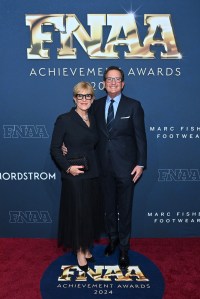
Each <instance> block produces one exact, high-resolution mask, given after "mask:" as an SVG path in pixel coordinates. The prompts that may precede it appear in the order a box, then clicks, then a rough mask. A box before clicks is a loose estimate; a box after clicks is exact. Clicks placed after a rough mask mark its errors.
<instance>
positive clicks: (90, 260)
mask: <svg viewBox="0 0 200 299" xmlns="http://www.w3.org/2000/svg"><path fill="white" fill-rule="evenodd" d="M86 260H87V262H89V263H95V258H94V257H93V256H91V257H86Z"/></svg>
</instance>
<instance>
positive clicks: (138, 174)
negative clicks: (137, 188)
mask: <svg viewBox="0 0 200 299" xmlns="http://www.w3.org/2000/svg"><path fill="white" fill-rule="evenodd" d="M142 173H143V167H141V166H138V165H137V166H135V167H134V168H133V171H132V172H131V175H133V182H134V183H136V182H137V180H138V179H139V178H140V177H141V175H142Z"/></svg>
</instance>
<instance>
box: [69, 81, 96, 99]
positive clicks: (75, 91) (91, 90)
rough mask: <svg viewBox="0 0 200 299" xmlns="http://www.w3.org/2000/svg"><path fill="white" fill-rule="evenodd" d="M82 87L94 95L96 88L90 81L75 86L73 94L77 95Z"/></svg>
mask: <svg viewBox="0 0 200 299" xmlns="http://www.w3.org/2000/svg"><path fill="white" fill-rule="evenodd" d="M82 89H86V90H87V91H88V93H90V94H91V95H92V96H94V89H93V87H92V85H91V84H90V83H89V82H84V81H82V82H79V83H78V84H76V85H75V86H74V88H73V96H74V97H75V96H76V95H77V94H78V93H80V91H81V90H82Z"/></svg>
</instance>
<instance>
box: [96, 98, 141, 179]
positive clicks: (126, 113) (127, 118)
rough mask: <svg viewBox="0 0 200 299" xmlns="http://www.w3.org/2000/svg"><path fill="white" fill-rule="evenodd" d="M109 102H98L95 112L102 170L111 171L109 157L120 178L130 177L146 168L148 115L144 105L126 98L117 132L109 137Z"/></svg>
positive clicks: (114, 127)
mask: <svg viewBox="0 0 200 299" xmlns="http://www.w3.org/2000/svg"><path fill="white" fill-rule="evenodd" d="M106 98H107V97H103V98H101V99H99V100H96V101H94V103H93V108H92V109H93V113H94V116H95V119H96V124H97V127H98V133H99V143H98V153H99V156H100V162H101V169H102V171H103V173H106V171H107V169H108V167H109V164H108V163H109V159H108V153H109V156H110V158H111V161H112V165H113V169H114V171H115V174H116V175H117V176H118V177H127V176H130V173H131V171H132V170H133V168H134V167H135V166H136V165H141V166H144V167H146V158H147V142H146V133H145V125H144V112H143V109H142V106H141V104H140V102H138V101H136V100H134V99H131V98H128V97H126V96H124V95H123V94H122V96H121V99H120V102H119V106H118V109H117V113H116V116H115V120H114V123H113V129H112V130H111V133H110V134H109V133H108V131H107V127H106V120H105V104H106Z"/></svg>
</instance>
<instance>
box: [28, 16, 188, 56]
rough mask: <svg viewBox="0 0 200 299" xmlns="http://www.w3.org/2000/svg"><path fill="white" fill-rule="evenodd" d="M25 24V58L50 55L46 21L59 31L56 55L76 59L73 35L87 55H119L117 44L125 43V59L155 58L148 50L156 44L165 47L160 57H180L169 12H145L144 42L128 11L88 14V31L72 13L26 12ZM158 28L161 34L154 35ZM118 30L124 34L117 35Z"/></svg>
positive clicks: (49, 37) (50, 35)
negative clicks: (27, 38)
mask: <svg viewBox="0 0 200 299" xmlns="http://www.w3.org/2000/svg"><path fill="white" fill-rule="evenodd" d="M26 25H27V26H29V27H30V48H28V49H27V58H28V59H50V50H49V49H48V48H45V47H46V45H45V43H53V39H52V32H49V31H47V30H49V29H47V28H46V26H47V25H51V26H52V28H53V29H51V30H52V31H58V32H59V36H60V48H58V49H57V59H77V56H78V53H77V49H76V48H75V47H74V45H73V42H74V37H75V38H76V40H77V41H78V43H79V44H80V46H81V47H82V49H83V50H84V51H85V53H86V54H87V55H88V57H89V58H90V59H119V58H120V57H119V52H117V50H116V46H121V47H124V46H126V51H125V52H124V58H125V59H152V58H156V57H155V53H154V52H153V51H152V50H151V48H152V46H155V45H161V46H163V47H164V51H165V52H161V53H160V58H161V59H180V58H182V56H181V54H180V53H179V51H178V49H177V45H176V40H175V36H174V32H173V28H172V22H171V15H157V14H151V15H148V14H145V15H144V25H145V26H148V32H147V36H146V37H145V38H144V41H143V43H142V42H141V41H140V38H139V33H138V28H137V24H136V20H135V16H134V14H131V13H130V14H107V15H106V14H88V15H87V25H88V26H89V27H90V35H89V34H88V33H87V31H86V29H85V28H84V26H83V25H82V24H81V22H80V21H79V19H78V18H77V16H76V15H75V14H50V15H41V14H39V15H26ZM104 26H109V27H110V28H111V29H110V33H109V35H108V39H107V41H106V42H105V41H103V36H104V34H103V33H104V32H103V29H104ZM158 30H160V35H161V38H156V33H157V32H158ZM121 34H123V37H120V36H121ZM103 44H105V47H104V48H103ZM127 49H128V51H127ZM158 51H160V50H158ZM157 56H158V55H157Z"/></svg>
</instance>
